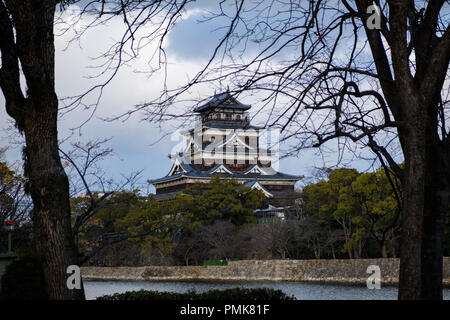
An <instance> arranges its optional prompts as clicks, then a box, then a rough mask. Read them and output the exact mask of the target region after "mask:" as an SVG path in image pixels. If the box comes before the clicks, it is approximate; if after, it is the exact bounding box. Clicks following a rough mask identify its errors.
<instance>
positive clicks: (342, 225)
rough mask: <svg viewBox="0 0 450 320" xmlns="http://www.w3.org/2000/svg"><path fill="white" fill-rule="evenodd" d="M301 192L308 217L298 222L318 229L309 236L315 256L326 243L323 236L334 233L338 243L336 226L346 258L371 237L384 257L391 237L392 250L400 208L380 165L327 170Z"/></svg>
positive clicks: (358, 254) (353, 255)
mask: <svg viewBox="0 0 450 320" xmlns="http://www.w3.org/2000/svg"><path fill="white" fill-rule="evenodd" d="M304 194H305V203H306V212H307V217H306V218H307V220H308V221H302V222H301V223H303V224H307V225H309V226H310V228H313V229H314V230H318V232H317V234H316V235H314V236H313V235H310V236H309V237H308V241H311V245H312V246H313V248H314V252H315V254H316V256H318V255H319V252H320V250H321V249H322V248H325V247H326V245H325V242H326V241H325V240H323V239H324V238H325V239H331V238H332V237H331V235H332V234H333V233H334V237H333V238H334V239H335V240H336V241H337V243H339V242H338V241H339V239H338V238H339V237H337V238H336V235H337V234H336V232H335V231H336V229H337V228H339V229H340V230H341V232H342V235H343V236H344V246H343V248H342V249H341V250H343V251H344V252H346V253H347V254H348V256H349V258H358V257H361V256H362V252H363V249H364V246H365V241H367V240H368V239H374V240H375V241H376V242H377V243H378V245H379V248H380V254H381V256H383V257H387V252H386V241H387V239H388V237H391V251H392V250H394V246H393V245H392V243H393V242H394V240H395V239H396V238H397V232H398V229H399V219H400V208H399V207H398V202H397V201H396V199H395V196H394V192H393V188H392V186H391V184H390V183H389V182H388V178H387V176H386V174H385V171H384V170H383V169H380V170H378V171H376V172H369V173H361V174H360V173H358V172H357V171H356V170H355V169H335V170H328V180H327V181H319V182H317V183H315V184H311V185H308V186H307V187H306V188H305V191H304ZM311 224H312V225H313V226H314V227H313V226H311ZM333 249H334V248H333ZM333 255H334V253H333Z"/></svg>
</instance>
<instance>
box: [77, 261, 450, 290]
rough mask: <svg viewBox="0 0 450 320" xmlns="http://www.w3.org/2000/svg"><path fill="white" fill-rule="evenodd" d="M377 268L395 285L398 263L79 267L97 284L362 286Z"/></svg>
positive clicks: (449, 279) (448, 274)
mask: <svg viewBox="0 0 450 320" xmlns="http://www.w3.org/2000/svg"><path fill="white" fill-rule="evenodd" d="M370 265H378V266H379V267H380V270H381V281H382V284H396V283H398V266H399V260H398V259H353V260H242V261H231V262H229V263H228V265H227V266H170V267H166V266H147V267H82V268H81V273H82V276H83V278H84V279H99V280H153V281H155V280H249V281H267V280H275V281H315V282H336V283H365V282H366V280H367V277H368V276H369V274H367V273H366V270H367V267H368V266H370ZM444 283H445V284H446V285H450V257H446V258H444Z"/></svg>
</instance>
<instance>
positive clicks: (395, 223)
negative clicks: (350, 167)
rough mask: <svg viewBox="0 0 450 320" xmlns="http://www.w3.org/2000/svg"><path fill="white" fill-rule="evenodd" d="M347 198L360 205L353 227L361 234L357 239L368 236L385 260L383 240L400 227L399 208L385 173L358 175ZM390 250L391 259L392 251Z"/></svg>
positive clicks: (384, 243) (385, 252)
mask: <svg viewBox="0 0 450 320" xmlns="http://www.w3.org/2000/svg"><path fill="white" fill-rule="evenodd" d="M349 197H353V198H354V199H355V200H356V201H357V202H358V203H359V205H360V210H361V215H360V219H359V220H358V221H357V225H358V226H359V228H360V230H361V231H360V232H364V235H360V236H366V235H367V234H370V236H372V237H373V238H374V239H375V240H376V242H377V243H378V245H379V247H380V250H381V255H382V257H384V258H387V255H388V254H387V248H386V242H387V237H388V236H390V237H391V238H395V237H396V232H397V231H398V229H399V226H400V224H399V220H400V208H399V207H398V203H397V201H396V199H395V196H394V192H393V189H392V187H391V185H390V183H389V182H388V179H387V177H386V174H385V171H384V170H382V169H380V170H377V171H376V172H369V173H363V174H361V175H360V176H359V177H358V178H357V179H356V180H355V181H354V182H353V183H352V194H351V195H349ZM355 237H356V236H355ZM392 240H393V239H392ZM391 242H392V241H391ZM391 250H392V251H393V253H394V254H393V255H394V256H395V251H394V250H395V248H391Z"/></svg>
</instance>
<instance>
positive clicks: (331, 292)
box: [83, 280, 450, 300]
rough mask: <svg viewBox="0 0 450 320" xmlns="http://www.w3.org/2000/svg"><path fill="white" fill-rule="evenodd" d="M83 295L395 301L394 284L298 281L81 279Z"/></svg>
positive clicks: (446, 294)
mask: <svg viewBox="0 0 450 320" xmlns="http://www.w3.org/2000/svg"><path fill="white" fill-rule="evenodd" d="M83 284H84V287H85V291H86V298H87V299H88V300H93V299H95V298H96V297H98V296H102V295H105V294H113V293H117V292H125V291H132V290H141V289H145V290H154V291H171V292H186V291H187V290H189V289H194V290H195V291H197V292H203V291H207V290H211V289H226V288H235V287H241V288H263V287H265V288H273V289H281V290H282V291H283V292H284V293H286V294H288V295H294V296H295V297H296V298H297V299H298V300H395V299H397V287H393V286H383V285H382V286H381V289H379V290H376V289H374V290H369V289H367V287H365V286H359V285H358V286H356V285H354V286H353V285H336V284H318V283H300V282H288V281H280V282H269V281H266V282H264V281H258V282H243V281H233V282H216V281H211V282H190V281H97V280H83ZM444 299H446V300H450V289H445V290H444Z"/></svg>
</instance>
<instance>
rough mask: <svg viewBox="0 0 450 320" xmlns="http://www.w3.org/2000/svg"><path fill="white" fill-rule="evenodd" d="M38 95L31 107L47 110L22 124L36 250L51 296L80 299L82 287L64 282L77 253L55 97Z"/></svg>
mask: <svg viewBox="0 0 450 320" xmlns="http://www.w3.org/2000/svg"><path fill="white" fill-rule="evenodd" d="M40 98H41V99H39V104H40V106H35V107H34V108H33V109H40V110H47V112H39V113H36V114H33V117H29V119H27V120H26V121H25V127H24V132H25V138H26V144H27V147H26V149H25V150H24V151H25V156H26V171H27V176H28V178H29V181H30V182H29V191H30V194H31V197H32V199H33V203H34V213H33V226H34V236H35V239H34V240H35V245H36V250H37V252H38V254H39V257H40V259H41V263H42V265H43V269H44V276H45V279H46V285H47V290H48V294H49V296H50V298H52V299H83V298H84V291H83V289H81V290H76V289H75V290H69V289H68V288H67V285H66V280H67V277H68V275H67V274H66V269H67V267H68V266H69V265H77V264H78V257H77V250H76V248H75V245H74V241H73V238H72V231H71V226H70V204H69V182H68V179H67V176H66V174H65V172H64V170H63V168H62V165H61V160H60V158H59V154H58V141H57V129H56V118H57V108H56V107H55V106H57V100H56V96H52V97H42V96H41V97H40ZM51 106H53V107H51ZM51 109H53V111H50V110H51Z"/></svg>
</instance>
